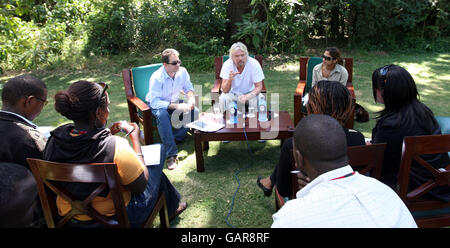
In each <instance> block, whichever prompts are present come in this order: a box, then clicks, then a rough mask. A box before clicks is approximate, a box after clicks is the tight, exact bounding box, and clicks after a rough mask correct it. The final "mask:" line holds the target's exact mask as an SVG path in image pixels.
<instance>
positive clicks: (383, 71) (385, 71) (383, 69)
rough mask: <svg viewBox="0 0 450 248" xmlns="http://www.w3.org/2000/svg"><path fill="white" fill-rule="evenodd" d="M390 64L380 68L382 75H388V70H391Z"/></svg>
mask: <svg viewBox="0 0 450 248" xmlns="http://www.w3.org/2000/svg"><path fill="white" fill-rule="evenodd" d="M389 67H390V65H385V66H383V68H381V69H380V75H381V76H383V77H386V74H387V72H388V71H389Z"/></svg>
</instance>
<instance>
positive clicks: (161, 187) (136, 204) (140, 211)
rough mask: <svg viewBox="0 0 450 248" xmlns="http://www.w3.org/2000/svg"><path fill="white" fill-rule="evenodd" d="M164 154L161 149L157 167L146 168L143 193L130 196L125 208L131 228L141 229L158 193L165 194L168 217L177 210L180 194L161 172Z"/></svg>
mask: <svg viewBox="0 0 450 248" xmlns="http://www.w3.org/2000/svg"><path fill="white" fill-rule="evenodd" d="M164 153H165V151H164V149H161V159H160V163H159V165H156V166H147V169H148V174H149V178H148V183H147V186H146V188H145V190H144V192H142V193H140V194H132V195H131V200H130V202H129V203H128V206H127V214H128V220H129V222H130V226H131V227H141V226H142V225H143V224H144V222H145V221H146V220H147V218H148V217H149V216H150V213H151V211H152V210H153V208H154V207H155V204H156V200H157V199H158V194H159V192H164V194H165V197H166V203H167V212H168V215H169V217H170V216H173V215H174V214H175V212H176V210H177V208H178V204H179V202H180V198H181V197H180V194H179V193H178V191H177V190H176V189H175V187H174V186H173V185H172V183H170V181H169V179H168V178H167V177H166V175H165V174H164V173H163V171H162V169H163V165H164V161H165V159H164V158H163V156H162V155H163V154H164Z"/></svg>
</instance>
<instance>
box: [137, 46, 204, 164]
mask: <svg viewBox="0 0 450 248" xmlns="http://www.w3.org/2000/svg"><path fill="white" fill-rule="evenodd" d="M161 57H162V62H163V66H161V68H159V69H158V70H157V71H155V72H154V73H153V74H152V76H151V77H150V82H149V83H150V87H149V92H148V94H147V96H146V97H145V100H146V101H147V102H148V103H149V105H150V107H151V108H152V114H153V116H155V118H156V122H157V127H158V132H159V136H160V137H161V140H162V143H163V149H165V151H166V157H167V167H168V169H169V170H173V169H175V168H176V167H177V165H178V158H177V156H178V147H177V145H176V142H181V141H183V140H184V137H185V135H186V133H187V130H188V129H187V128H186V127H185V124H187V123H189V122H191V121H194V119H196V116H197V115H198V110H196V109H195V95H194V88H193V86H192V83H191V80H190V77H189V73H188V72H187V70H186V68H184V67H182V66H180V65H181V61H180V59H179V53H178V51H176V50H175V49H171V48H169V49H166V50H164V51H163V52H162V56H161ZM181 90H183V92H184V93H185V94H186V95H187V96H188V99H189V100H188V102H187V103H185V102H183V101H181V100H179V96H180V92H181ZM189 116H190V120H186V119H189ZM172 126H173V127H174V129H173V130H172Z"/></svg>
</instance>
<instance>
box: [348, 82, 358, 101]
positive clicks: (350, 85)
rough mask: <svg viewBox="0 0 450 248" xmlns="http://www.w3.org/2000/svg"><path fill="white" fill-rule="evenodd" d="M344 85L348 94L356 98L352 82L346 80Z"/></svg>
mask: <svg viewBox="0 0 450 248" xmlns="http://www.w3.org/2000/svg"><path fill="white" fill-rule="evenodd" d="M346 87H347V89H348V91H350V94H351V95H352V98H353V99H356V95H355V88H353V84H352V82H347V85H346Z"/></svg>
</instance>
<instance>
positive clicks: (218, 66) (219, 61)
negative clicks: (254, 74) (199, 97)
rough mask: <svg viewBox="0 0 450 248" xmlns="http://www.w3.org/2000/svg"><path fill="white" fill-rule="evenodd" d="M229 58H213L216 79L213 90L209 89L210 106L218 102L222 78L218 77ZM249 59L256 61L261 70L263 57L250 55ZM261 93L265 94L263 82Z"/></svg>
mask: <svg viewBox="0 0 450 248" xmlns="http://www.w3.org/2000/svg"><path fill="white" fill-rule="evenodd" d="M229 57H230V56H227V55H226V56H216V57H215V58H214V67H215V71H216V79H215V80H214V85H213V88H212V89H211V106H214V103H215V102H216V101H219V96H220V94H221V93H222V87H221V86H222V78H221V77H220V71H221V70H222V65H223V63H224V62H225V61H227V60H228V59H229ZM250 57H253V58H255V59H256V60H258V62H259V64H260V65H261V68H262V66H263V62H262V61H263V57H262V56H261V55H255V56H253V55H250ZM261 93H266V86H265V85H264V80H263V81H262V90H261Z"/></svg>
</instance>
